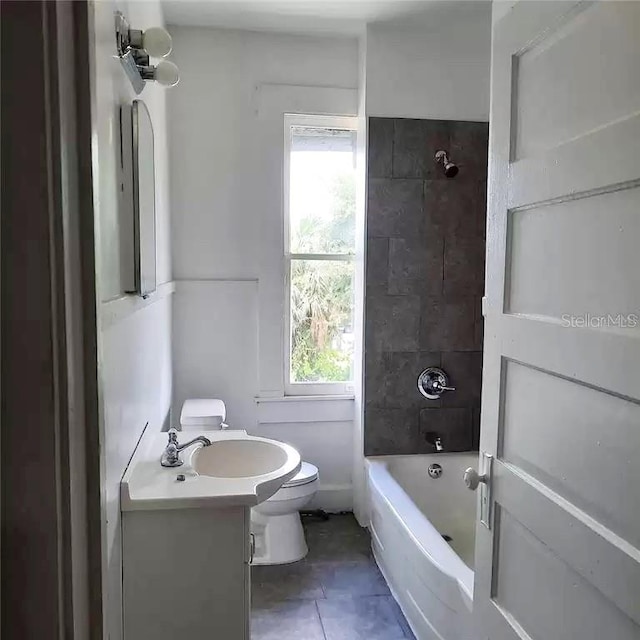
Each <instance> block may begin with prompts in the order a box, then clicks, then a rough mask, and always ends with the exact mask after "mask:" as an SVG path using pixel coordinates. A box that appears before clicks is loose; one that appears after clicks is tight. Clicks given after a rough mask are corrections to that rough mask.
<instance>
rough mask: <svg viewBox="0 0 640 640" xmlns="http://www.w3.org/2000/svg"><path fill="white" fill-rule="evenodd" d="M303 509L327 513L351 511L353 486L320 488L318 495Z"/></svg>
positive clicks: (336, 485)
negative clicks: (320, 510)
mask: <svg viewBox="0 0 640 640" xmlns="http://www.w3.org/2000/svg"><path fill="white" fill-rule="evenodd" d="M305 508H306V509H323V510H324V511H328V512H329V513H338V512H340V511H353V486H352V485H350V484H328V485H324V486H320V489H319V490H318V493H316V495H315V496H314V498H313V500H312V501H311V502H310V503H309V505H308V506H307V507H305Z"/></svg>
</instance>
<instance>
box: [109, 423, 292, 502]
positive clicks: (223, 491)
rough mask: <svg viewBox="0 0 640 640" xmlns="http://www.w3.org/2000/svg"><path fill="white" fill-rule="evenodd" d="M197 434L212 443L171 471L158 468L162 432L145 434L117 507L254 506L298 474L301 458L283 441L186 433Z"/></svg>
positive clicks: (218, 432)
mask: <svg viewBox="0 0 640 640" xmlns="http://www.w3.org/2000/svg"><path fill="white" fill-rule="evenodd" d="M199 435H201V436H204V437H205V438H207V439H208V440H211V442H212V444H210V445H209V446H207V447H190V448H189V449H187V450H186V451H184V452H183V454H182V455H183V458H182V460H183V462H184V465H183V466H181V467H177V468H175V467H174V468H172V467H163V466H162V465H161V464H160V455H161V453H162V451H164V449H165V447H166V446H167V434H166V433H164V432H149V433H148V434H146V435H145V437H144V440H143V442H141V443H140V445H138V449H137V451H136V453H135V454H134V457H133V459H132V461H131V462H130V463H129V468H128V469H127V471H126V472H125V475H124V477H123V479H122V483H121V486H120V507H121V509H122V510H123V511H142V510H154V509H193V508H218V507H237V506H244V507H255V506H256V505H258V504H260V503H262V502H264V501H265V500H268V499H269V498H270V497H271V496H272V495H273V494H274V493H275V492H276V491H278V489H279V488H280V487H281V486H282V484H283V483H284V482H286V481H287V480H289V479H290V478H293V477H294V476H295V475H296V473H298V471H299V470H300V464H301V462H300V454H299V453H298V452H297V451H296V450H295V449H294V448H293V447H291V446H290V445H288V444H285V443H284V442H278V441H277V440H269V439H268V438H260V437H258V436H252V435H249V434H247V432H246V431H242V430H239V429H238V430H226V431H223V430H216V431H204V430H203V431H194V432H192V433H189V436H194V437H197V436H199ZM185 437H186V436H185Z"/></svg>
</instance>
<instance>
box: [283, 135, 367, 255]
mask: <svg viewBox="0 0 640 640" xmlns="http://www.w3.org/2000/svg"><path fill="white" fill-rule="evenodd" d="M354 160H355V132H353V131H345V130H344V129H330V128H324V127H322V128H321V127H302V126H293V127H291V153H290V158H289V171H290V175H289V225H290V227H289V229H290V235H289V244H290V252H291V253H293V254H297V253H306V254H332V253H333V254H335V253H343V254H353V253H354V250H355V208H356V206H355V201H356V187H355V167H354V164H355V162H354Z"/></svg>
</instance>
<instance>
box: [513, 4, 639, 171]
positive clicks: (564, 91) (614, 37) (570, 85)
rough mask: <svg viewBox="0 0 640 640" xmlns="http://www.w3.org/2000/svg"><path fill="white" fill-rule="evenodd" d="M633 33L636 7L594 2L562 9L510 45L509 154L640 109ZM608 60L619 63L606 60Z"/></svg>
mask: <svg viewBox="0 0 640 640" xmlns="http://www.w3.org/2000/svg"><path fill="white" fill-rule="evenodd" d="M638 33H640V14H639V13H638V11H637V10H636V9H635V8H634V7H633V4H632V3H629V2H623V3H620V6H619V7H617V8H616V9H615V10H614V11H612V10H611V9H610V8H609V7H606V6H604V4H601V3H594V4H593V5H591V6H590V7H588V8H585V9H584V10H582V11H580V12H579V14H578V15H574V14H573V13H569V14H567V15H566V16H565V17H564V18H563V19H560V20H559V21H557V22H556V24H555V25H550V27H549V29H548V30H547V31H546V32H544V33H543V34H541V37H539V38H538V39H537V40H536V41H535V42H534V43H532V44H531V45H526V46H525V48H524V49H523V50H522V51H520V52H517V53H516V55H515V59H514V72H515V87H514V89H515V100H514V106H515V107H516V109H517V116H518V117H517V119H516V127H515V140H514V155H515V158H516V159H518V160H520V159H522V158H526V157H529V156H533V155H538V154H539V153H540V152H541V151H544V150H547V149H553V148H555V147H557V146H558V144H559V143H562V142H566V141H568V140H573V139H574V138H578V137H581V136H583V135H584V134H586V133H589V132H590V131H593V130H594V129H598V128H600V127H602V126H604V125H607V124H609V123H611V122H614V121H616V120H618V119H620V118H624V117H625V116H627V115H628V114H629V113H630V112H632V111H640V83H639V82H638V75H637V73H638V72H637V69H638V67H639V66H640V50H639V49H638V47H637V45H636V40H637V38H638ZM603 52H606V55H603ZM615 60H625V63H624V64H622V65H620V66H618V65H615V67H614V68H612V66H611V65H612V61H615ZM594 78H597V79H598V82H594ZM585 107H586V108H585Z"/></svg>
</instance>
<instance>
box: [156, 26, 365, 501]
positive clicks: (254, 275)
mask: <svg viewBox="0 0 640 640" xmlns="http://www.w3.org/2000/svg"><path fill="white" fill-rule="evenodd" d="M170 30H171V33H172V35H173V38H174V60H175V61H176V63H177V64H178V65H179V67H180V71H181V76H182V77H181V81H180V84H179V85H178V86H177V87H176V88H175V90H174V91H172V92H171V94H170V97H169V136H170V149H171V157H172V158H173V159H174V160H173V163H172V173H171V202H172V212H173V215H172V226H171V230H172V240H173V264H174V275H175V278H176V296H175V305H174V315H173V320H174V341H173V361H174V376H175V386H174V395H173V406H174V410H175V414H176V418H177V416H178V415H179V410H180V406H181V405H182V402H183V401H184V399H185V398H188V397H220V398H222V399H224V400H225V402H226V404H227V409H228V422H229V423H230V424H231V425H232V426H235V427H238V428H246V429H247V430H248V431H251V432H254V433H257V434H259V435H266V436H268V437H274V438H278V439H281V440H284V441H286V442H289V443H291V444H292V445H293V446H296V447H297V448H298V449H299V450H300V451H301V453H302V455H303V457H305V458H306V459H308V460H310V461H311V462H314V463H316V464H317V465H318V466H319V467H320V474H321V484H322V492H321V497H320V504H321V505H322V506H325V507H327V508H345V507H349V506H350V501H351V497H350V492H351V464H352V451H353V440H352V438H353V436H352V420H351V416H352V408H351V409H350V414H349V415H348V417H347V419H345V415H344V411H342V413H341V414H340V416H339V418H340V419H339V420H331V421H327V420H326V418H327V416H329V415H330V414H331V411H330V410H328V409H327V405H326V403H325V404H322V405H320V406H318V405H317V404H316V403H311V404H305V403H304V402H296V403H295V404H296V405H299V406H298V407H297V409H296V410H295V411H294V412H293V414H291V413H290V409H291V407H290V405H289V404H286V403H285V402H283V406H282V408H281V413H282V418H279V417H278V415H276V416H275V417H274V416H273V413H272V412H273V410H274V406H277V403H276V405H271V406H270V407H269V412H270V418H269V421H268V422H265V421H264V419H263V417H262V415H263V413H262V412H261V411H260V410H259V407H258V405H256V402H255V397H256V396H269V397H274V396H276V397H277V396H280V397H281V396H283V395H284V379H283V354H284V351H283V303H284V272H283V238H284V230H283V225H282V157H283V139H284V135H283V134H284V126H283V124H284V118H283V116H284V113H285V112H293V113H296V112H302V113H304V112H309V113H335V114H340V115H355V113H356V111H357V91H356V88H357V86H358V68H357V67H358V63H357V56H358V54H357V43H356V41H355V40H348V39H331V38H314V37H304V36H287V35H276V34H265V33H254V32H248V31H231V30H219V29H203V28H191V27H171V28H170ZM285 404H286V406H284V405H285ZM351 405H352V403H351ZM275 411H276V413H277V412H278V409H277V408H276V409H275ZM348 413H349V411H348ZM311 414H313V415H311ZM280 420H282V421H281V422H280ZM309 420H312V421H309ZM336 448H339V449H340V454H339V455H336ZM323 500H324V502H323ZM341 501H342V503H341V505H340V504H339V503H340V502H341ZM345 501H346V502H345Z"/></svg>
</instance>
